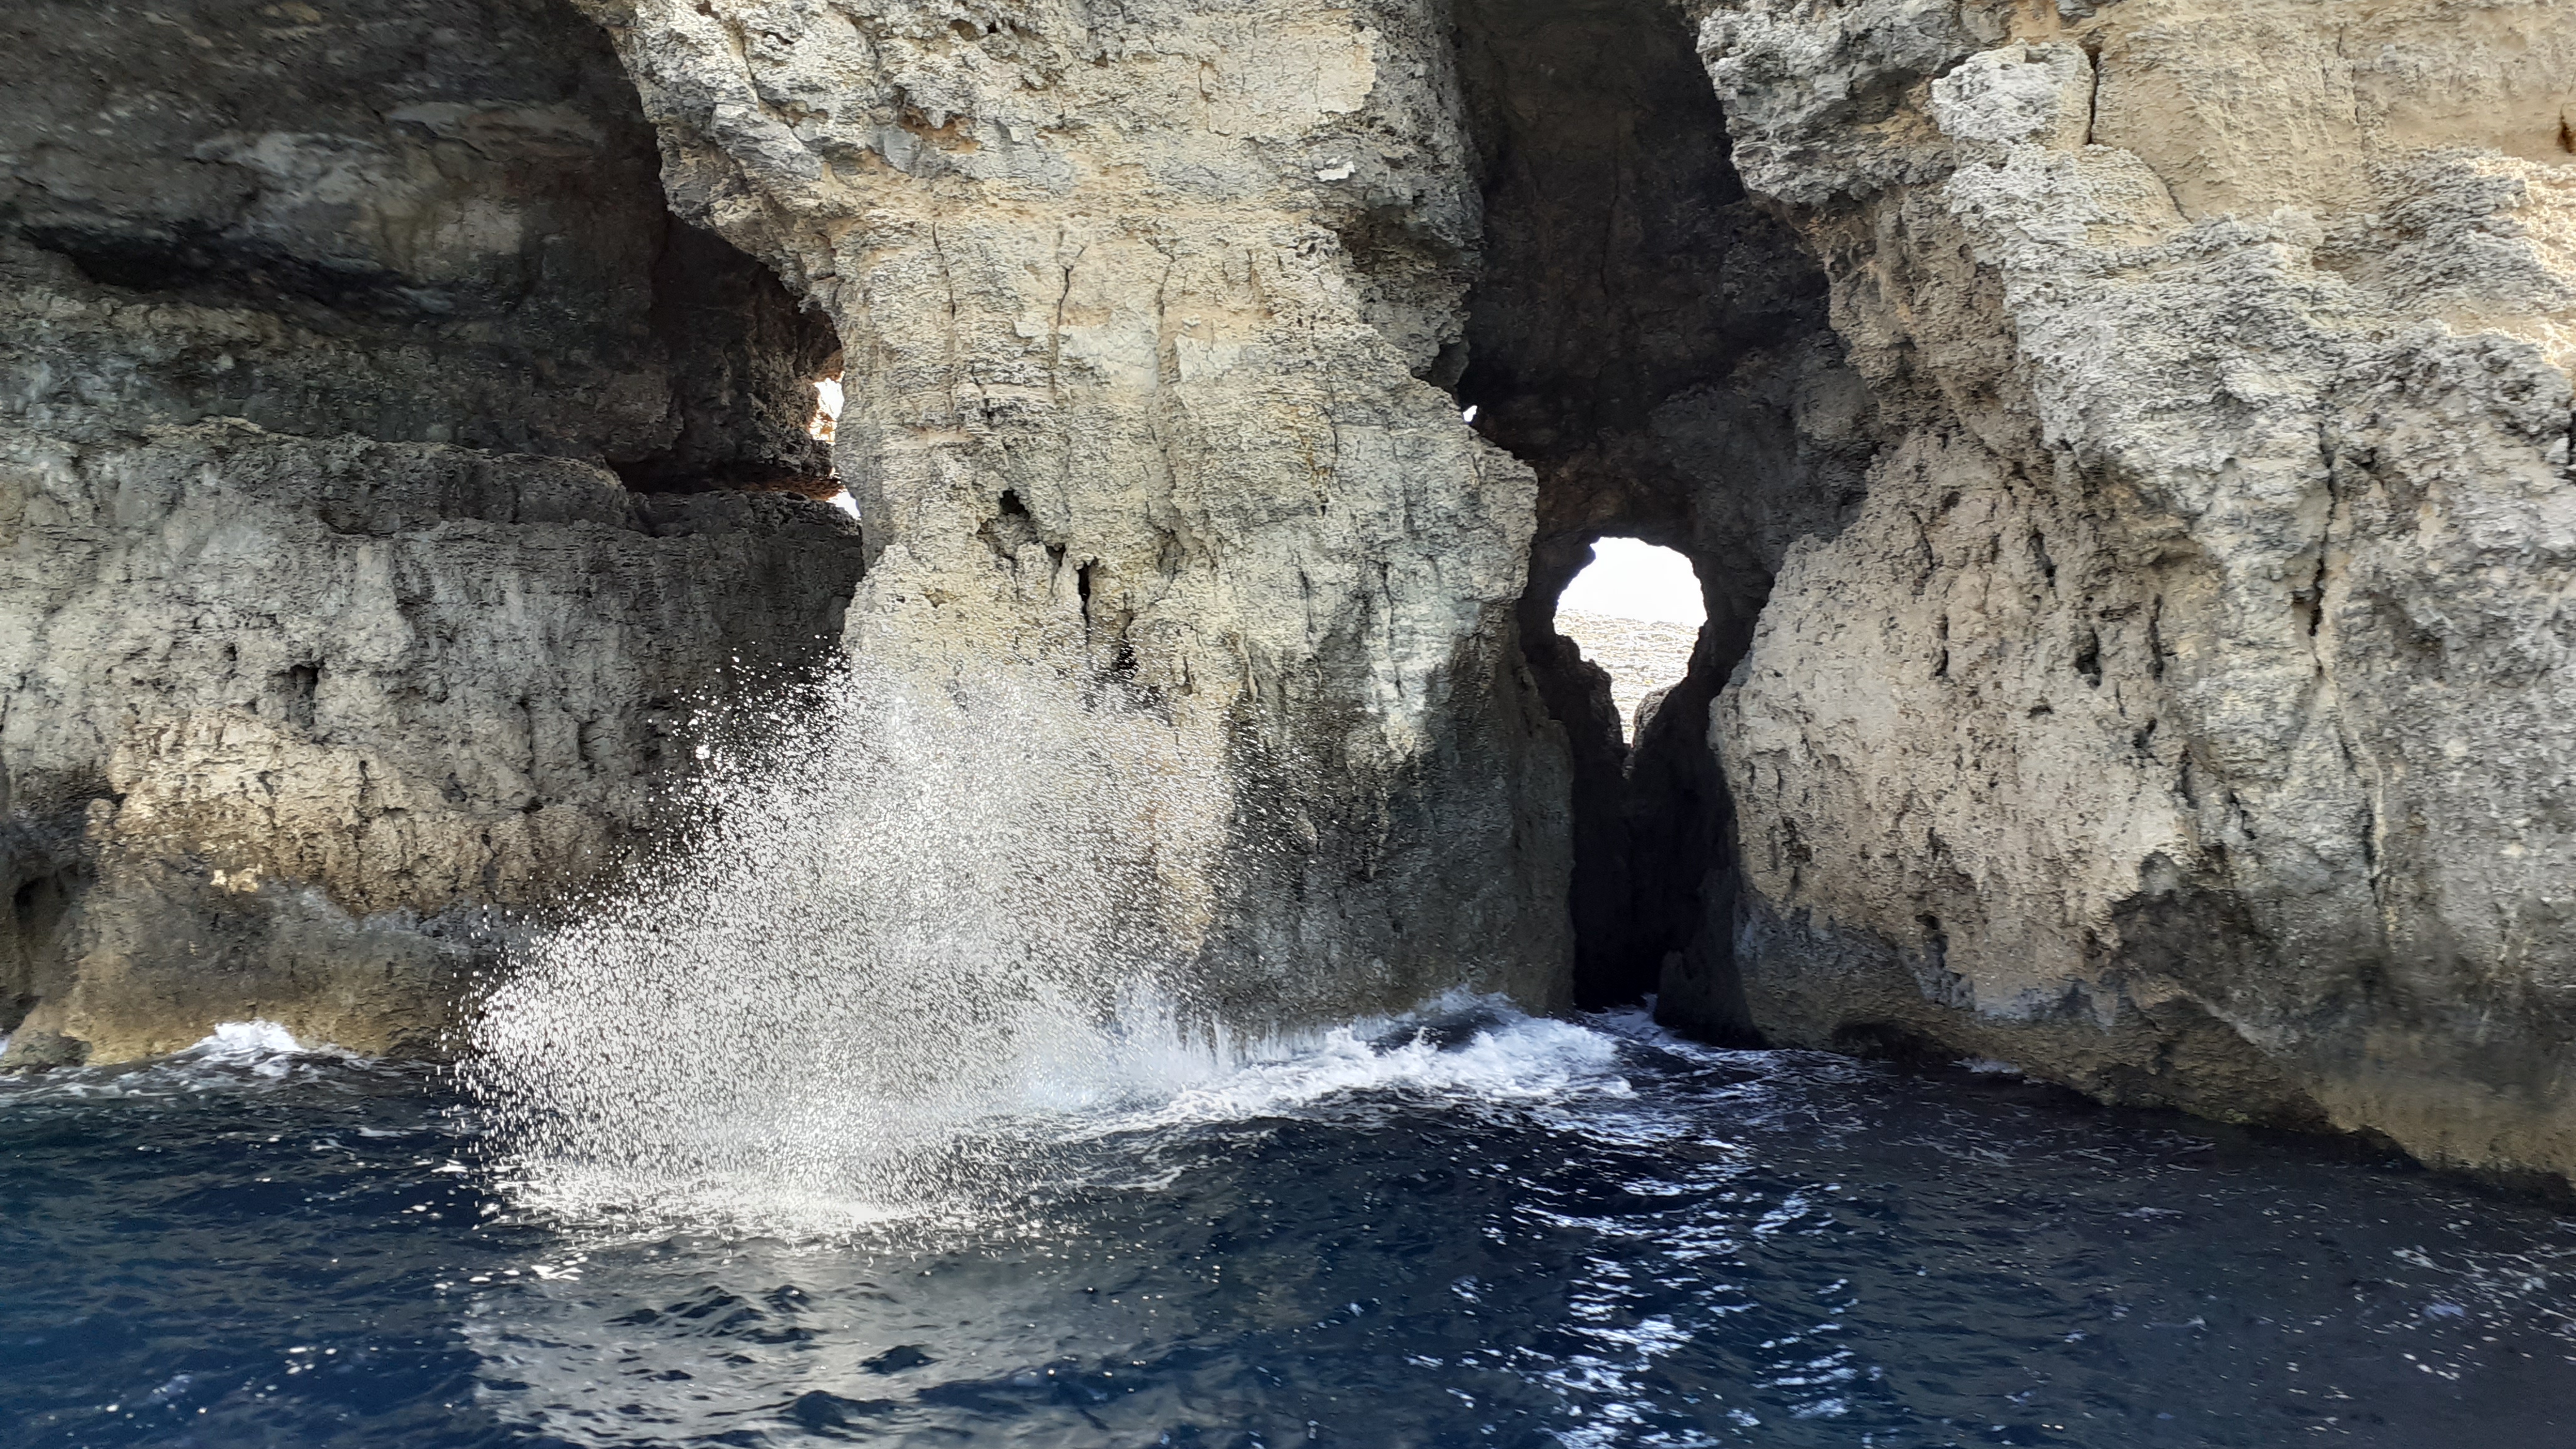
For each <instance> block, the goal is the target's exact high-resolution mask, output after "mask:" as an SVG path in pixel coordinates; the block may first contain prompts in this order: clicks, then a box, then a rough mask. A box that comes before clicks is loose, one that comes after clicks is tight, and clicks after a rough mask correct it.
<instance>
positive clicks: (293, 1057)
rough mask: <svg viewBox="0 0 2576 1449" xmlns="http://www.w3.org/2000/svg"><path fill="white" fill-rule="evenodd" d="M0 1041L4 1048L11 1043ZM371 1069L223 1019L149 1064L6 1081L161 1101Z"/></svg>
mask: <svg viewBox="0 0 2576 1449" xmlns="http://www.w3.org/2000/svg"><path fill="white" fill-rule="evenodd" d="M6 1040H7V1039H6V1038H5V1037H0V1043H5V1042H6ZM343 1065H360V1066H364V1065H367V1059H366V1058H363V1057H360V1056H358V1055H357V1054H356V1053H354V1052H349V1051H345V1050H343V1049H341V1048H339V1047H335V1046H329V1045H324V1044H316V1043H306V1042H301V1041H298V1040H296V1038H295V1033H293V1032H291V1031H289V1030H287V1028H286V1027H285V1026H284V1025H283V1024H281V1023H278V1022H274V1021H266V1020H253V1021H226V1022H218V1023H216V1025H215V1029H214V1030H213V1031H212V1032H210V1033H208V1034H207V1035H206V1036H205V1037H204V1038H202V1039H200V1040H199V1041H197V1042H195V1043H193V1044H191V1045H189V1046H188V1047H186V1048H184V1049H182V1050H179V1051H176V1052H172V1053H171V1054H170V1055H168V1056H166V1057H158V1058H155V1059H153V1060H150V1061H146V1062H133V1063H117V1064H115V1065H112V1066H97V1067H57V1068H55V1069H54V1070H52V1071H48V1072H42V1073H38V1074H35V1075H33V1076H28V1077H23V1078H18V1079H15V1080H12V1079H10V1078H5V1077H0V1083H6V1084H7V1090H8V1091H9V1092H10V1094H11V1095H13V1096H20V1097H159V1096H171V1095H176V1094H180V1093H187V1092H208V1091H221V1090H224V1089H227V1088H232V1087H244V1086H258V1085H262V1084H267V1083H276V1082H286V1081H294V1080H300V1079H302V1078H305V1077H308V1076H310V1075H312V1074H313V1073H314V1072H315V1071H316V1070H317V1069H320V1068H323V1067H326V1066H343Z"/></svg>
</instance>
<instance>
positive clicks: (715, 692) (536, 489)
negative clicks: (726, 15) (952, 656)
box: [0, 0, 859, 1064]
mask: <svg viewBox="0 0 2576 1449" xmlns="http://www.w3.org/2000/svg"><path fill="white" fill-rule="evenodd" d="M0 41H5V44H0V89H5V90H6V92H7V93H8V95H9V96H10V98H11V104H10V105H9V107H8V108H7V111H6V113H5V114H0V688H5V690H6V698H5V701H0V812H4V813H5V826H0V889H5V890H6V891H7V892H8V894H9V898H10V902H11V907H12V914H11V915H10V916H9V917H8V918H7V919H6V920H5V921H0V1029H7V1028H17V1029H18V1030H17V1034H16V1036H15V1037H13V1039H12V1047H11V1050H12V1053H13V1056H14V1058H15V1059H17V1060H19V1061H23V1062H27V1063H28V1064H37V1063H38V1062H39V1060H40V1059H41V1060H43V1061H54V1060H66V1059H78V1058H80V1057H83V1056H86V1057H88V1058H89V1059H91V1060H113V1059H118V1058H125V1057H132V1056H138V1055H144V1054H149V1053H152V1052H157V1051H165V1050H170V1049H173V1048H176V1047H180V1046H184V1045H186V1044H188V1043H189V1042H191V1041H193V1040H195V1039H197V1038H198V1037H200V1036H202V1035H204V1034H205V1032H206V1030H207V1028H208V1027H210V1026H211V1025H212V1024H213V1023H215V1022H217V1021H222V1020H228V1019H240V1018H245V1017H268V1018H272V1019H275V1020H278V1021H281V1022H283V1023H285V1024H286V1025H287V1026H288V1027H289V1028H291V1029H293V1030H294V1031H296V1032H297V1033H299V1034H301V1035H304V1036H307V1037H310V1038H317V1039H323V1040H330V1041H336V1042H339V1043H341V1044H343V1045H346V1046H350V1047H355V1048H360V1049H365V1050H370V1051H389V1050H390V1051H412V1050H423V1049H429V1048H431V1047H434V1046H435V1044H436V1042H437V1039H438V1038H439V1036H440V1034H441V1032H442V1031H444V1030H445V1028H446V1027H447V1025H448V1023H449V1021H450V1019H451V1017H452V1015H453V1013H454V1011H455V1010H456V1008H457V1007H458V1006H459V1005H460V1004H461V1002H462V1000H463V998H464V997H465V995H466V994H467V993H466V990H465V987H466V982H465V979H464V978H465V975H466V973H467V971H468V970H469V968H471V967H472V966H473V964H474V963H475V961H476V960H477V959H478V958H477V946H476V941H477V939H478V938H479V935H480V934H481V932H482V929H483V926H484V917H483V910H484V908H486V907H495V906H498V907H523V906H530V905H535V904H540V903H544V902H547V901H549V900H552V899H555V898H557V897H558V896H559V895H560V894H561V893H562V892H564V891H566V890H567V889H569V888H571V887H573V886H575V885H578V884H580V883H582V882H583V881H585V880H587V879H589V878H591V877H592V876H593V875H594V874H595V873H596V872H597V871H598V870H599V869H600V868H601V867H602V865H603V864H604V863H606V862H608V861H610V860H612V859H613V858H615V856H616V855H617V853H618V852H619V851H620V850H621V849H622V848H623V847H624V846H625V845H626V844H628V843H630V842H631V841H632V840H633V839H634V838H636V836H637V834H638V832H644V831H649V830H651V829H652V828H653V818H652V803H651V802H652V795H653V792H652V790H651V782H652V781H653V780H654V779H655V778H656V777H657V776H659V775H662V774H664V773H666V772H667V770H668V769H669V767H670V766H671V765H673V764H674V763H675V762H684V761H686V760H687V758H688V757H689V754H690V743H691V740H690V737H689V736H688V735H687V734H686V732H685V730H686V724H687V721H688V719H689V718H690V716H691V712H692V711H693V710H699V709H703V708H707V707H713V706H721V705H723V704H725V703H727V702H728V701H739V700H740V699H741V698H742V693H741V691H742V689H743V688H744V687H746V685H748V684H751V683H756V682H761V681H770V682H775V681H777V680H780V679H785V678H791V677H794V676H796V675H798V674H799V673H801V672H804V671H808V670H810V669H812V668H813V667H815V666H816V665H817V664H819V663H820V662H821V661H823V660H824V659H826V658H828V657H829V654H830V649H831V644H832V641H833V639H834V638H835V637H836V636H837V634H838V631H839V626H840V619H841V614H842V611H843V609H844V607H845V604H846V600H847V598H848V595H849V592H850V590H851V588H852V587H853V586H854V584H855V582H856V580H857V577H858V574H859V538H858V533H857V528H856V526H855V525H854V524H852V523H850V522H849V521H848V520H847V518H846V517H844V516H843V515H841V514H840V513H837V512H835V511H833V510H831V509H829V508H828V507H826V506H824V505H821V504H815V503H809V502H806V501H804V500H802V499H798V498H794V497H789V496H784V495H778V494H769V495H749V494H743V493H738V492H721V493H717V492H705V491H703V490H705V489H706V488H708V487H709V486H711V485H715V484H722V483H730V482H753V483H762V484H769V485H773V486H775V485H780V484H786V485H790V486H798V485H800V483H801V484H802V486H808V487H809V491H810V480H812V479H814V478H817V477H819V476H820V475H822V474H823V473H825V472H827V471H828V462H827V460H826V459H825V458H824V457H823V455H822V453H821V451H820V449H819V448H817V447H816V446H815V445H814V444H813V443H812V442H811V440H810V439H808V438H807V437H806V436H805V433H804V427H805V420H806V415H807V413H808V412H810V410H811V406H812V402H811V399H812V393H811V390H810V387H809V386H808V383H809V380H810V379H811V378H812V377H813V376H815V375H817V374H818V373H820V372H821V371H823V370H825V369H826V368H827V366H828V364H829V359H830V355H831V353H832V351H833V350H834V347H835V345H836V343H835V341H834V339H833V336H832V334H831V331H830V328H829V326H828V324H826V323H824V322H822V321H821V320H820V319H817V318H814V317H811V316H809V315H805V314H801V313H800V312H799V310H798V308H797V306H796V304H795V302H794V301H793V299H791V298H789V297H788V296H787V295H786V294H785V292H784V291H783V289H781V288H780V287H779V286H778V285H777V283H776V282H775V280H774V278H772V277H771V276H770V275H769V274H768V273H767V272H766V271H765V270H764V269H763V268H761V267H760V266H759V265H758V264H757V263H755V262H753V261H751V260H750V259H749V258H746V257H743V256H742V255H740V254H739V253H737V252H734V251H733V250H732V249H731V248H729V247H727V246H725V245H724V244H723V243H722V242H720V241H718V240H717V239H715V238H714V237H712V236H708V235H704V234H693V233H690V232H688V231H686V230H685V229H682V228H678V227H675V226H674V225H672V224H671V223H670V222H669V220H668V218H667V214H666V212H665V210H664V207H663V203H662V198H661V193H660V189H659V186H658V184H657V182H656V170H657V165H658V158H657V155H656V151H655V147H654V142H653V138H652V134H651V131H650V129H649V128H648V127H646V126H645V124H644V123H643V120H642V117H641V115H640V114H639V113H638V111H637V108H636V104H635V99H634V92H633V89H632V87H631V85H629V83H628V82H627V81H626V79H625V78H624V76H623V75H622V73H621V72H620V71H619V69H618V66H617V62H616V59H615V57H614V55H613V54H612V53H611V52H610V50H609V48H608V46H607V44H606V42H605V40H604V38H603V37H601V36H600V35H599V34H598V33H597V31H596V30H595V28H593V27H592V26H591V25H590V24H589V23H588V22H587V21H585V20H584V19H582V17H580V16H579V15H577V14H575V13H573V12H572V11H571V10H570V9H568V8H566V7H563V6H560V5H555V4H535V3H506V0H396V3H383V0H371V3H338V0H315V3H310V4H305V3H295V4H252V3H239V0H193V3H179V4H172V3H153V4H140V3H135V4H125V3H104V4H101V3H79V4H71V3H60V4H57V3H32V4H25V5H17V6H12V7H10V9H9V11H8V13H7V15H6V16H5V18H0ZM621 472H623V473H625V474H626V475H627V476H628V477H629V478H630V479H632V480H633V481H635V482H637V483H638V484H641V485H644V486H649V487H653V488H657V489H665V490H669V493H667V494H665V493H654V494H643V493H638V492H635V491H631V490H630V489H629V488H628V487H627V486H626V485H625V483H623V482H621V478H620V473H621ZM679 495H688V496H679Z"/></svg>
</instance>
